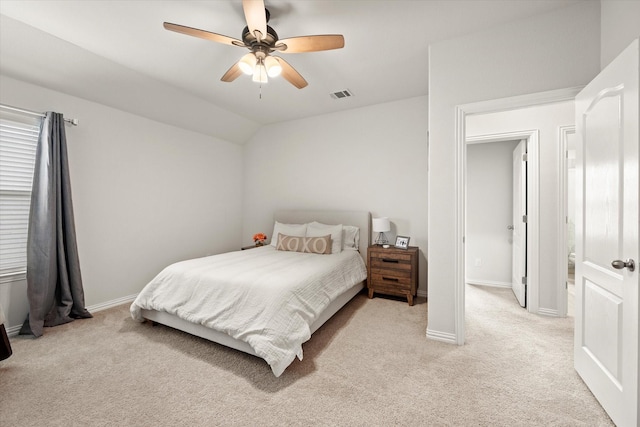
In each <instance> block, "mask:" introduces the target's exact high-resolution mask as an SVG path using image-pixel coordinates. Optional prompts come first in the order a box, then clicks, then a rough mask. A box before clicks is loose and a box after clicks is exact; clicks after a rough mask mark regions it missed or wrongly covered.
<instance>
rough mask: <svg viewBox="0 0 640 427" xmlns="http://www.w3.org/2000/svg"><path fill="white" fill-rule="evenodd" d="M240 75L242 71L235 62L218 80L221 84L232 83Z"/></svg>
mask: <svg viewBox="0 0 640 427" xmlns="http://www.w3.org/2000/svg"><path fill="white" fill-rule="evenodd" d="M241 74H242V70H241V69H240V67H239V66H238V63H237V62H236V63H235V64H233V65H232V66H231V68H229V69H228V70H227V72H226V73H224V76H222V78H221V79H220V80H222V81H223V82H232V81H234V80H235V79H237V78H238V77H239V76H240V75H241Z"/></svg>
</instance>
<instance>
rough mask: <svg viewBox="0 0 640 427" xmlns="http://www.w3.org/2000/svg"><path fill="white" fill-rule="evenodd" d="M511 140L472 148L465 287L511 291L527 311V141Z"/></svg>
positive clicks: (483, 141)
mask: <svg viewBox="0 0 640 427" xmlns="http://www.w3.org/2000/svg"><path fill="white" fill-rule="evenodd" d="M511 137H513V135H509V136H506V135H504V136H496V135H492V136H490V137H487V138H474V139H472V140H470V141H468V142H467V146H466V150H467V152H466V164H467V183H466V214H465V215H466V231H465V243H466V244H465V251H466V253H465V258H466V266H465V276H466V277H465V281H466V283H467V284H471V285H480V286H493V287H502V288H510V289H512V290H513V296H514V298H515V300H516V301H518V303H519V304H520V306H522V307H526V259H527V245H526V225H527V224H526V222H524V217H523V214H524V215H526V205H527V203H526V200H527V179H526V161H527V159H526V156H525V155H524V153H526V147H527V143H528V140H527V139H512V140H502V138H511ZM491 138H497V139H491Z"/></svg>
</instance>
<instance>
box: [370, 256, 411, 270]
mask: <svg viewBox="0 0 640 427" xmlns="http://www.w3.org/2000/svg"><path fill="white" fill-rule="evenodd" d="M371 268H384V269H394V270H406V271H411V258H409V259H407V260H404V259H397V258H396V257H381V258H378V257H373V256H372V257H371Z"/></svg>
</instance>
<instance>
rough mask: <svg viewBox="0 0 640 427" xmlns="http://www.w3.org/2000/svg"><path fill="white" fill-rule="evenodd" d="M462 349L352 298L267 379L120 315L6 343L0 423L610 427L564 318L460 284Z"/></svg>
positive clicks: (419, 320) (405, 316)
mask: <svg viewBox="0 0 640 427" xmlns="http://www.w3.org/2000/svg"><path fill="white" fill-rule="evenodd" d="M466 295H467V312H466V313H467V314H466V315H467V343H466V344H465V345H464V346H454V345H450V344H444V343H439V342H435V341H431V340H427V339H426V338H425V330H426V323H427V304H426V302H425V301H424V300H420V299H418V301H417V303H416V305H414V306H413V307H410V306H408V305H407V304H406V302H402V301H398V300H393V299H385V298H379V297H377V298H374V299H372V300H369V299H367V298H366V296H364V295H359V296H357V297H356V298H355V299H354V300H353V301H351V302H350V303H349V304H348V305H347V306H346V307H345V308H343V309H342V310H341V311H340V312H339V313H338V314H337V315H336V316H334V317H333V318H332V319H331V320H330V321H329V322H328V323H326V324H325V325H324V326H323V327H322V328H320V329H319V330H318V331H317V332H316V333H315V334H314V335H313V337H312V339H311V340H310V341H309V342H308V343H306V344H305V346H304V360H303V361H298V360H296V361H294V363H293V364H292V365H291V366H290V367H289V368H288V369H287V370H286V371H285V373H284V374H283V375H282V376H281V377H280V378H275V377H274V376H273V374H272V373H271V370H270V369H269V367H268V366H267V364H266V363H265V362H264V361H263V360H262V359H258V358H256V357H252V356H249V355H246V354H244V353H240V352H238V351H235V350H231V349H228V348H225V347H222V346H220V345H217V344H213V343H210V342H207V341H205V340H202V339H200V338H196V337H193V336H190V335H188V334H185V333H182V332H179V331H176V330H172V329H170V328H167V327H164V326H156V327H152V326H151V325H149V324H140V323H136V322H134V321H133V320H131V318H130V317H129V313H128V305H123V306H120V307H116V308H113V309H109V310H105V311H102V312H98V313H94V316H95V317H94V318H93V319H86V320H77V321H75V322H73V323H70V324H67V325H62V326H58V327H56V328H51V329H46V330H45V335H44V336H43V337H41V338H39V339H31V338H25V337H15V338H12V346H13V350H14V354H13V356H11V357H10V358H9V359H7V360H5V361H3V362H0V425H2V426H3V427H11V426H168V425H171V426H215V425H238V426H245V425H246V426H258V425H260V426H282V425H300V426H312V425H336V426H343V425H348V426H391V425H399V426H408V425H428V426H550V425H554V426H611V425H613V424H612V423H611V421H610V420H609V418H608V417H607V415H606V414H605V412H604V411H603V410H602V408H601V407H600V406H599V405H598V403H597V401H596V400H595V398H594V397H593V396H592V395H591V394H590V392H589V391H588V389H587V388H586V386H585V385H584V384H583V383H582V381H581V380H580V378H579V377H578V376H577V374H576V373H575V371H574V370H573V366H572V365H573V360H572V351H573V350H572V348H573V347H572V346H573V344H572V342H573V341H572V340H573V338H572V336H573V319H572V318H567V319H555V318H547V317H541V316H535V315H531V314H529V313H527V312H526V311H525V310H523V309H521V308H520V307H519V306H518V305H517V304H516V303H515V300H514V298H513V296H512V293H511V291H510V290H508V289H507V290H505V289H499V288H483V287H475V286H468V287H467V294H466Z"/></svg>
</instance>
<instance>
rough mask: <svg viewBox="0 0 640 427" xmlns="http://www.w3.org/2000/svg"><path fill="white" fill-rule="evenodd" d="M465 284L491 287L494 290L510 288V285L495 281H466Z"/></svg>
mask: <svg viewBox="0 0 640 427" xmlns="http://www.w3.org/2000/svg"><path fill="white" fill-rule="evenodd" d="M465 283H466V284H467V285H480V286H493V287H494V288H510V287H511V283H508V282H498V281H495V280H475V279H466V280H465Z"/></svg>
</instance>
